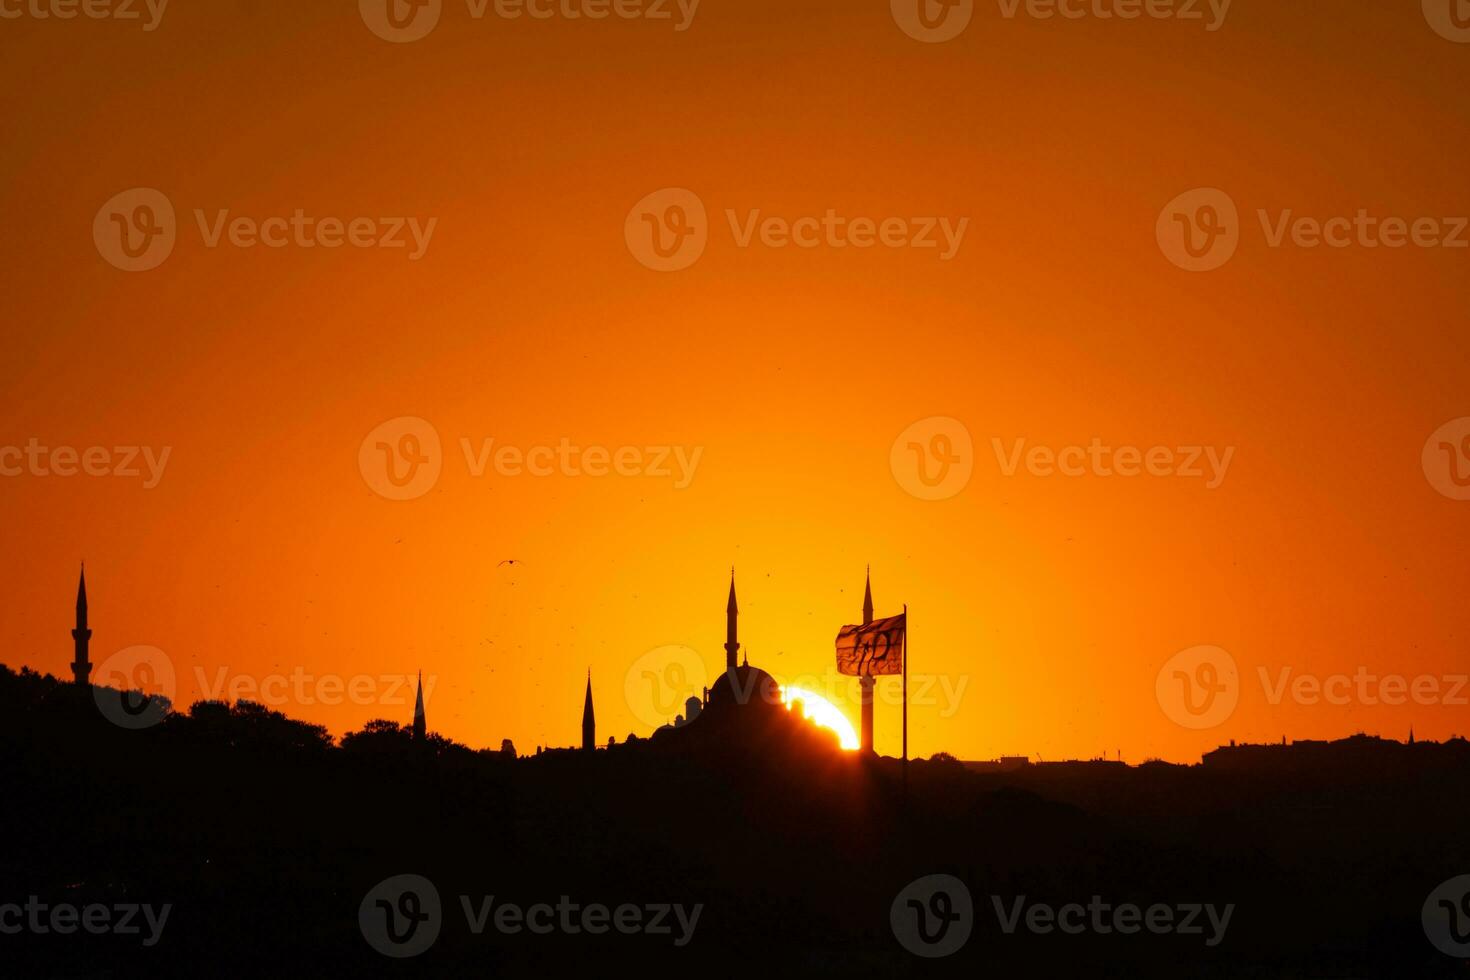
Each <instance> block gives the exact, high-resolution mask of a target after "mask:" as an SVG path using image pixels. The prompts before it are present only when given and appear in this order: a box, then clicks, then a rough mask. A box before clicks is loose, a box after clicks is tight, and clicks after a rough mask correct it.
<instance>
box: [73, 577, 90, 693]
mask: <svg viewBox="0 0 1470 980" xmlns="http://www.w3.org/2000/svg"><path fill="white" fill-rule="evenodd" d="M71 638H72V644H73V646H74V647H75V649H76V658H75V659H74V660H72V663H71V676H72V679H73V680H75V681H76V682H77V685H78V686H79V687H91V686H92V680H91V678H92V662H91V660H89V659H88V658H87V646H88V644H90V643H91V642H92V631H91V630H90V629H88V628H87V566H86V563H83V564H82V577H81V578H80V579H79V580H78V581H77V628H76V629H74V630H72V631H71Z"/></svg>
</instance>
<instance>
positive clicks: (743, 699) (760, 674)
mask: <svg viewBox="0 0 1470 980" xmlns="http://www.w3.org/2000/svg"><path fill="white" fill-rule="evenodd" d="M739 620H740V604H739V603H738V602H737V601H736V599H735V570H734V569H733V568H732V569H731V570H730V598H729V600H728V601H727V602H726V603H725V672H724V673H723V674H721V675H720V676H719V677H718V678H716V680H715V682H714V684H712V685H710V690H709V703H708V704H707V705H705V706H704V707H705V708H712V709H715V710H716V713H717V714H718V713H722V712H724V711H727V710H728V709H729V708H731V707H734V706H737V705H738V706H741V707H745V706H751V705H757V704H764V705H770V706H780V705H781V688H780V686H779V685H778V684H777V683H776V679H775V678H774V677H772V676H771V675H770V674H768V673H766V672H765V671H763V670H761V669H760V668H759V667H752V666H751V665H750V654H749V651H747V652H746V655H745V660H744V663H742V664H740V665H739V666H736V664H735V658H736V654H738V653H739V652H740V629H739ZM701 714H703V712H701Z"/></svg>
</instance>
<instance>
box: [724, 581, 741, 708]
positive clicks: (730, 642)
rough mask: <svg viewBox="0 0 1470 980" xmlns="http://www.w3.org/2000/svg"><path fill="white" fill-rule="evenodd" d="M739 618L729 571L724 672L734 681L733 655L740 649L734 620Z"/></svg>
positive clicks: (738, 608) (733, 585)
mask: <svg viewBox="0 0 1470 980" xmlns="http://www.w3.org/2000/svg"><path fill="white" fill-rule="evenodd" d="M739 616H740V607H739V606H738V605H736V604H735V569H733V568H732V569H730V601H729V602H727V603H725V672H726V673H727V674H729V675H730V680H731V681H734V680H735V654H736V652H737V651H738V650H739V649H740V641H739V640H738V639H737V638H736V633H737V630H736V628H735V620H736V619H737V618H738V617H739Z"/></svg>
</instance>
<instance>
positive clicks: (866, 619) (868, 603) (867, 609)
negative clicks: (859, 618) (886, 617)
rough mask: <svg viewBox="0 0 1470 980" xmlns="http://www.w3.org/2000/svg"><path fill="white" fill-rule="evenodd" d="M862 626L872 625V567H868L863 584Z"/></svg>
mask: <svg viewBox="0 0 1470 980" xmlns="http://www.w3.org/2000/svg"><path fill="white" fill-rule="evenodd" d="M863 625H864V626H872V625H873V566H872V565H869V566H868V578H867V581H866V582H865V583H864V584H863Z"/></svg>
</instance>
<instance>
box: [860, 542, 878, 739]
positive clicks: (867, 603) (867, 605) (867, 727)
mask: <svg viewBox="0 0 1470 980" xmlns="http://www.w3.org/2000/svg"><path fill="white" fill-rule="evenodd" d="M863 625H864V626H871V625H873V566H871V565H869V566H868V573H867V581H866V583H865V584H864V586H863ZM877 683H878V681H877V679H876V678H874V677H873V675H872V674H864V675H863V676H862V677H859V678H858V692H859V694H860V703H861V704H862V707H863V720H862V736H861V738H862V750H863V751H864V752H872V751H873V685H875V684H877Z"/></svg>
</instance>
